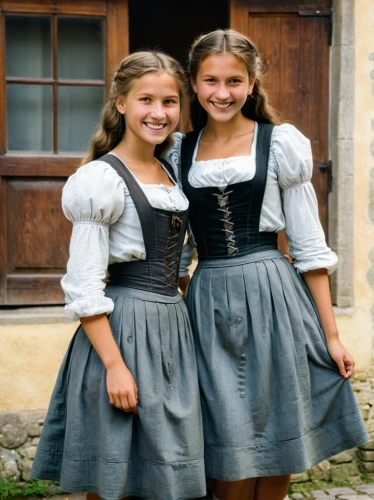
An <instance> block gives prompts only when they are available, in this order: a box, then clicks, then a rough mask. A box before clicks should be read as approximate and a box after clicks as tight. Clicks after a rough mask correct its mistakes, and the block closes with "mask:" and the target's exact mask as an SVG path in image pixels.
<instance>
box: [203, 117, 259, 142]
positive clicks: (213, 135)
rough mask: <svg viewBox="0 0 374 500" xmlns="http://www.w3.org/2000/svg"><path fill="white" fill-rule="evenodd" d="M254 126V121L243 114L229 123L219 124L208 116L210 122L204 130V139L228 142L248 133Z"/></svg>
mask: <svg viewBox="0 0 374 500" xmlns="http://www.w3.org/2000/svg"><path fill="white" fill-rule="evenodd" d="M252 124H253V120H250V119H249V118H246V117H245V116H244V115H242V113H240V114H238V115H236V116H234V117H233V118H232V119H231V120H230V121H227V122H219V121H216V120H213V119H212V118H211V117H210V116H208V121H207V124H206V125H205V128H204V139H208V140H209V139H212V140H218V141H219V140H224V141H227V140H228V139H231V138H232V137H235V136H240V135H242V134H244V133H247V132H248V129H249V128H250V127H251V126H252Z"/></svg>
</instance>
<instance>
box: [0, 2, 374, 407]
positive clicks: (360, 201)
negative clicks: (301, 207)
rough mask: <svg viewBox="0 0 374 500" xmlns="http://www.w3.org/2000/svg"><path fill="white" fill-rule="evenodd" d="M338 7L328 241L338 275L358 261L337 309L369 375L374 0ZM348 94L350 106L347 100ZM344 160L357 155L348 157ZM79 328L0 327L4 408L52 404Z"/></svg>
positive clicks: (373, 286)
mask: <svg viewBox="0 0 374 500" xmlns="http://www.w3.org/2000/svg"><path fill="white" fill-rule="evenodd" d="M334 10H335V16H336V20H335V21H336V22H335V34H334V45H335V48H333V57H332V64H333V67H332V71H331V101H332V109H331V112H330V113H331V115H332V116H338V118H339V119H338V123H336V126H335V127H334V126H332V131H331V134H330V136H331V141H330V142H331V149H332V155H333V159H334V172H335V174H334V192H333V196H335V201H334V203H333V204H332V206H331V209H330V215H331V218H330V226H333V227H337V226H338V225H339V226H340V228H339V231H340V232H339V231H338V232H337V234H335V235H332V236H331V235H330V241H332V242H334V241H336V245H335V244H333V247H334V248H336V247H337V249H338V253H339V256H340V263H341V264H340V270H339V272H340V275H339V276H338V279H339V280H344V272H347V266H346V265H345V264H344V262H345V260H347V259H348V264H349V266H351V265H352V266H353V273H351V274H352V281H351V283H352V286H351V285H350V288H353V290H352V294H351V298H349V301H348V302H347V303H345V302H344V300H343V299H344V296H345V295H344V293H342V294H341V296H342V302H341V307H340V308H337V309H336V313H337V322H338V328H339V331H340V335H341V338H342V340H343V342H344V343H345V345H346V346H347V348H348V349H349V350H350V351H351V352H352V354H353V355H354V357H355V360H356V372H357V374H358V375H359V376H360V377H363V378H364V377H365V374H366V373H367V372H368V371H369V367H370V364H371V360H372V358H371V356H372V342H373V331H374V319H373V318H374V313H373V312H372V311H373V310H374V309H373V304H374V30H373V25H374V0H355V2H352V0H336V1H335V2H334ZM352 24H353V25H352ZM355 34H356V36H355ZM334 50H336V54H337V55H336V57H335V56H334ZM334 57H335V58H334ZM352 72H353V79H352V83H351V84H350V85H347V81H348V80H349V79H350V78H351V77H352ZM352 97H353V99H352ZM348 98H349V99H350V100H349V102H350V103H351V104H352V105H349V106H347V105H346V99H348ZM337 108H339V110H340V111H339V110H338V112H336V109H337ZM342 109H343V110H344V112H341V110H342ZM351 131H353V132H351ZM334 148H335V151H336V157H335V158H334ZM345 158H352V161H350V162H348V164H347V163H344V161H345ZM352 186H353V189H352ZM334 193H335V194H334ZM345 211H347V213H346V214H345ZM347 232H349V234H347ZM345 242H348V243H347V245H346V244H345ZM350 245H352V250H353V251H352V254H351V251H350V250H349V249H348V250H347V246H350ZM349 266H348V267H349ZM349 273H350V271H349ZM348 305H349V307H347V306H348ZM76 327H77V323H63V322H61V323H60V322H55V323H53V324H8V325H6V324H5V325H0V381H1V390H0V411H1V410H34V409H46V408H47V406H48V402H49V398H50V395H51V392H52V389H53V385H54V382H55V379H56V376H57V372H58V369H59V366H60V364H61V361H62V358H63V356H64V354H65V351H66V348H67V346H68V344H69V341H70V339H71V337H72V335H73V333H74V331H75V329H76Z"/></svg>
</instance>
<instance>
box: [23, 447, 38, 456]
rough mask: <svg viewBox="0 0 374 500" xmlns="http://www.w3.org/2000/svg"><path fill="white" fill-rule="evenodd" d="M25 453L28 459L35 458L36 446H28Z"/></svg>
mask: <svg viewBox="0 0 374 500" xmlns="http://www.w3.org/2000/svg"><path fill="white" fill-rule="evenodd" d="M24 452H25V457H26V458H31V459H33V458H35V454H36V446H27V447H26V448H24Z"/></svg>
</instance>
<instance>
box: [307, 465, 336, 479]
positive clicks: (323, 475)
mask: <svg viewBox="0 0 374 500" xmlns="http://www.w3.org/2000/svg"><path fill="white" fill-rule="evenodd" d="M330 469H331V465H330V462H329V461H328V460H324V461H323V462H321V463H319V464H317V465H315V466H314V467H312V468H311V469H310V470H309V475H310V479H311V480H312V481H321V480H325V481H328V480H329V479H330Z"/></svg>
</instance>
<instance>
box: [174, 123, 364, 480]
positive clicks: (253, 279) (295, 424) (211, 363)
mask: <svg viewBox="0 0 374 500" xmlns="http://www.w3.org/2000/svg"><path fill="white" fill-rule="evenodd" d="M202 133H203V131H200V132H192V133H190V134H187V136H186V137H184V138H183V136H181V135H177V136H176V144H175V146H174V147H173V149H172V150H170V151H169V152H168V154H167V156H166V158H168V160H169V161H171V162H173V164H174V166H175V168H178V169H180V171H181V179H182V185H183V190H184V192H185V194H186V195H187V197H188V199H189V202H190V216H189V217H190V225H191V229H192V233H193V237H194V240H195V242H196V246H197V252H198V258H199V263H198V266H197V268H196V270H195V271H194V274H193V277H192V280H191V283H190V285H189V288H188V292H187V305H188V309H189V312H190V317H191V321H192V324H193V328H194V334H195V344H196V354H197V363H198V371H199V383H200V387H201V403H202V412H203V427H204V446H205V466H206V474H207V476H208V477H210V478H215V479H220V480H226V481H235V480H240V479H245V478H249V477H261V476H273V475H283V474H289V473H297V472H301V471H304V470H306V469H309V468H310V467H312V466H313V465H315V464H316V463H319V462H321V461H322V460H324V459H327V458H328V457H330V456H332V455H335V454H337V453H339V452H341V451H343V450H346V449H349V448H353V447H355V446H358V445H360V444H362V443H363V442H365V441H367V440H368V439H369V436H368V433H367V431H366V429H365V426H364V422H363V419H362V417H361V415H360V411H359V408H358V405H357V402H356V399H355V396H354V394H353V391H352V387H351V383H350V381H349V380H346V379H344V378H342V376H341V375H340V374H339V371H338V368H337V365H336V364H335V362H334V361H333V359H332V358H331V356H330V354H329V352H328V350H327V348H326V341H325V336H324V333H323V331H322V327H321V325H320V321H319V318H318V313H317V310H316V306H315V304H314V302H313V299H312V297H311V295H310V293H309V291H308V289H307V287H306V285H305V283H304V281H303V278H302V275H301V274H300V273H301V272H305V271H309V270H312V269H319V268H326V269H328V271H329V272H332V271H333V270H334V269H335V267H336V264H337V257H336V255H335V254H334V253H333V252H332V251H331V250H330V249H329V248H328V247H327V245H326V242H325V237H324V233H323V230H322V228H321V225H320V222H319V219H318V207H317V201H316V196H315V193H314V189H313V186H312V184H311V182H310V179H311V175H312V168H313V162H312V155H311V149H310V143H309V141H308V140H307V139H306V138H305V137H304V136H303V135H302V134H301V133H300V132H299V131H298V130H297V129H296V128H295V127H293V126H291V125H288V124H286V125H281V126H277V127H274V126H272V125H265V124H257V123H256V124H255V132H254V140H253V145H252V151H251V153H250V155H249V156H236V157H231V158H225V159H214V160H207V161H196V154H197V149H198V144H199V140H200V137H201V134H202ZM283 229H285V231H286V234H287V238H288V241H289V244H290V254H291V255H292V256H293V257H294V258H295V263H296V265H297V268H296V269H295V268H294V267H293V266H292V265H291V264H290V263H289V262H288V261H287V260H286V259H285V258H284V257H283V255H282V254H281V252H279V251H278V249H277V233H278V232H279V231H282V230H283Z"/></svg>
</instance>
